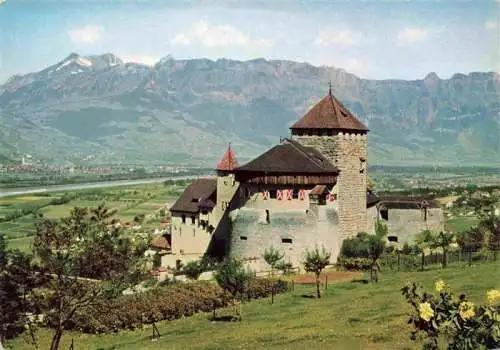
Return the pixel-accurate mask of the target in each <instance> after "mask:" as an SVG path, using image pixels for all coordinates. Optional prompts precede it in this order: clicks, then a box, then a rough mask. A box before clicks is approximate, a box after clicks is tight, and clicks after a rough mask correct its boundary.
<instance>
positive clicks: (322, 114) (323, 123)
mask: <svg viewBox="0 0 500 350" xmlns="http://www.w3.org/2000/svg"><path fill="white" fill-rule="evenodd" d="M290 129H292V130H293V129H330V130H339V131H342V130H345V131H351V130H352V131H362V132H367V131H368V128H367V127H366V126H365V125H364V124H363V123H362V122H361V121H359V120H358V119H357V118H356V117H355V116H354V115H353V114H352V113H351V112H350V111H349V110H348V109H347V108H346V107H345V106H344V105H343V104H342V103H341V102H340V101H339V100H338V99H337V98H336V97H335V96H333V94H332V89H331V86H330V91H329V93H328V95H326V96H325V97H323V98H322V99H321V101H319V102H318V103H317V104H316V105H315V106H314V107H312V108H311V109H310V110H309V111H308V112H307V113H306V114H305V115H304V116H303V117H302V118H300V119H299V120H298V121H297V122H296V123H295V124H293V125H292V126H291V127H290Z"/></svg>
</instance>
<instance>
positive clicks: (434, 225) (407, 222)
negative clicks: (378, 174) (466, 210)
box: [369, 206, 444, 245]
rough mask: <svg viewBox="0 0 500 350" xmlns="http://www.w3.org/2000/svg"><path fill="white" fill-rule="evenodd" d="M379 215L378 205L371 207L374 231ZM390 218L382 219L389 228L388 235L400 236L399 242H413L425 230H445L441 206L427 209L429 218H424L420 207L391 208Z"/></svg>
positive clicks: (370, 218)
mask: <svg viewBox="0 0 500 350" xmlns="http://www.w3.org/2000/svg"><path fill="white" fill-rule="evenodd" d="M377 217H378V211H377V208H376V206H374V207H373V208H370V209H369V222H371V226H372V231H369V232H374V227H375V221H376V220H377ZM388 218H389V220H383V219H381V220H382V222H383V223H384V224H386V225H387V228H388V230H389V233H388V236H396V237H398V244H400V245H403V244H404V243H405V242H408V243H412V242H413V240H414V238H415V235H417V234H418V233H420V232H422V231H423V230H431V231H435V232H439V231H442V230H444V216H443V210H442V209H441V208H430V209H427V220H424V216H423V212H422V210H420V209H389V211H388Z"/></svg>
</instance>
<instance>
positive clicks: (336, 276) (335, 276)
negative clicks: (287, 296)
mask: <svg viewBox="0 0 500 350" xmlns="http://www.w3.org/2000/svg"><path fill="white" fill-rule="evenodd" d="M363 276H364V273H363V272H348V271H325V272H323V273H322V274H321V277H320V279H321V283H325V280H328V284H330V283H333V282H343V281H349V280H352V279H356V278H362V277H363ZM293 280H294V281H295V283H298V284H314V283H316V277H315V276H314V274H304V275H298V276H295V277H294V278H293Z"/></svg>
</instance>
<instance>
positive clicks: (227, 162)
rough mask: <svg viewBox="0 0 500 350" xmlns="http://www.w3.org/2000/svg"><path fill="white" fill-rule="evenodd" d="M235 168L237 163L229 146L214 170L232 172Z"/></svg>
mask: <svg viewBox="0 0 500 350" xmlns="http://www.w3.org/2000/svg"><path fill="white" fill-rule="evenodd" d="M237 166H238V161H237V160H236V156H235V155H234V152H233V151H232V150H231V145H229V147H228V148H227V150H226V153H224V157H222V159H221V161H220V162H219V164H217V168H216V170H219V171H232V170H233V169H234V168H236V167H237Z"/></svg>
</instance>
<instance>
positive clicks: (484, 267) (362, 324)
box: [10, 262, 500, 350]
mask: <svg viewBox="0 0 500 350" xmlns="http://www.w3.org/2000/svg"><path fill="white" fill-rule="evenodd" d="M499 268H500V263H499V262H495V263H489V264H479V265H473V266H472V267H466V266H462V267H457V268H450V269H447V270H433V271H427V272H412V273H394V274H384V275H382V276H381V280H380V282H379V283H378V284H363V283H358V282H342V283H335V284H331V285H329V286H328V289H327V290H326V291H325V293H324V296H323V298H322V299H320V300H317V299H313V298H309V297H305V296H310V295H312V294H313V293H314V287H313V286H311V285H296V287H295V291H294V292H291V293H288V294H285V295H279V296H277V297H276V298H275V303H274V304H273V305H271V304H270V300H269V299H262V300H257V301H251V302H250V303H246V304H244V305H243V321H242V322H241V323H240V322H211V321H209V320H208V317H209V315H206V314H198V315H195V316H192V317H188V318H185V319H181V320H177V321H170V322H168V321H166V322H161V323H159V324H158V329H159V331H160V334H161V338H160V339H159V340H158V341H156V342H152V341H151V335H152V329H151V328H145V329H143V330H138V331H133V332H121V333H119V334H116V335H102V336H89V335H81V334H77V333H67V334H66V335H65V336H64V337H63V341H62V345H61V348H62V349H66V348H68V347H69V345H70V343H71V340H72V339H73V340H74V346H75V348H76V349H89V350H90V349H109V350H111V349H120V350H122V349H123V350H126V349H179V350H180V349H182V350H184V349H342V350H345V349H384V350H385V349H398V350H401V349H417V348H419V344H416V343H414V342H412V341H411V340H410V339H409V332H410V327H409V325H407V315H408V313H409V311H410V308H409V306H408V305H407V304H406V302H405V301H404V299H403V297H402V295H401V292H400V288H401V287H402V286H403V284H404V283H405V282H406V281H417V282H419V283H422V284H423V285H424V286H425V288H427V289H428V290H430V289H433V284H434V282H435V281H436V280H438V279H443V280H444V281H445V282H446V283H448V284H449V285H450V287H451V288H452V289H453V290H454V291H456V292H464V293H466V294H467V295H468V296H469V297H470V299H471V300H472V301H474V302H477V303H482V302H484V300H485V298H486V290H489V289H492V288H498V287H500V282H499V280H498V271H499ZM229 312H230V310H219V311H218V315H219V316H222V315H225V314H229ZM50 336H51V334H50V332H47V331H45V330H42V331H41V333H40V345H41V348H42V349H45V348H47V347H48V345H49V342H50ZM10 345H12V347H13V348H15V349H31V347H29V346H27V344H26V343H25V342H24V341H23V340H22V339H18V340H16V341H15V342H14V343H13V344H10Z"/></svg>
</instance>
